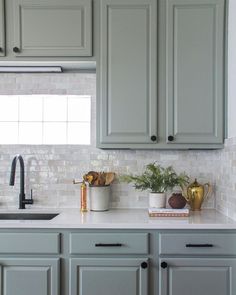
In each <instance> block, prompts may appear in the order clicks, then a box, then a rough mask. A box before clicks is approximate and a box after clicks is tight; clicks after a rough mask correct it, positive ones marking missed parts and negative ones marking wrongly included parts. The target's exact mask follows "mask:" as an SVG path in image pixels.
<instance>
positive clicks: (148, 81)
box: [97, 0, 227, 149]
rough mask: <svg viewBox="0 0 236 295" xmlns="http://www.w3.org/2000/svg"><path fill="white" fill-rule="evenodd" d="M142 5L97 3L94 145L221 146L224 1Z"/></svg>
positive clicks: (112, 0)
mask: <svg viewBox="0 0 236 295" xmlns="http://www.w3.org/2000/svg"><path fill="white" fill-rule="evenodd" d="M141 2H142V3H141ZM141 2H139V1H138V0H137V1H136V0H133V1H131V0H130V1H125V3H123V1H122V0H101V14H100V15H101V34H100V39H101V45H100V47H101V58H100V61H99V63H98V65H97V69H98V71H97V72H98V92H97V109H98V112H97V113H98V116H97V126H98V127H97V128H98V129H97V146H98V147H100V148H132V149H138V148H142V149H210V148H212V149H215V148H222V147H223V142H224V122H225V118H224V110H225V99H226V98H225V92H224V84H225V71H224V69H225V40H226V37H225V36H226V31H227V29H226V21H225V19H226V17H225V11H226V1H225V0H159V1H141ZM154 2H155V3H154ZM156 6H157V7H156ZM147 7H150V10H149V9H148V8H147ZM132 8H133V9H132ZM141 11H142V12H143V14H142V15H139V13H141ZM145 11H147V14H146V15H148V17H147V21H145V17H146V16H145ZM121 19H122V21H121ZM147 32H148V33H147ZM139 42H140V43H139ZM152 140H153V141H152Z"/></svg>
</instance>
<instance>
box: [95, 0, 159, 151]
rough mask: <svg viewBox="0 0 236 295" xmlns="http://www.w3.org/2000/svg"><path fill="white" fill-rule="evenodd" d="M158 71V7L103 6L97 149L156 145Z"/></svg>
mask: <svg viewBox="0 0 236 295" xmlns="http://www.w3.org/2000/svg"><path fill="white" fill-rule="evenodd" d="M156 70H157V1H156V0H101V60H100V66H99V70H98V81H99V83H98V84H99V85H98V88H99V90H98V104H97V109H98V112H97V113H98V121H97V122H98V124H97V125H98V137H97V140H98V146H99V144H104V143H109V144H112V143H121V144H122V143H125V144H132V143H141V144H142V143H150V144H152V143H156V142H157V139H156V136H157V93H156V92H157V91H156V85H157V80H156ZM152 136H153V137H152ZM151 137H152V139H151Z"/></svg>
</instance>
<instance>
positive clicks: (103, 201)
mask: <svg viewBox="0 0 236 295" xmlns="http://www.w3.org/2000/svg"><path fill="white" fill-rule="evenodd" d="M89 197H90V210H91V211H107V210H109V203H110V185H106V186H89Z"/></svg>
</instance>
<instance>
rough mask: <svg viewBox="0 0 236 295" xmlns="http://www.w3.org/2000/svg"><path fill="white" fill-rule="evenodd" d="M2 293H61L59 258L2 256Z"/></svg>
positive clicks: (0, 285)
mask: <svg viewBox="0 0 236 295" xmlns="http://www.w3.org/2000/svg"><path fill="white" fill-rule="evenodd" d="M0 294H4V295H59V259H57V258H50V259H48V258H0Z"/></svg>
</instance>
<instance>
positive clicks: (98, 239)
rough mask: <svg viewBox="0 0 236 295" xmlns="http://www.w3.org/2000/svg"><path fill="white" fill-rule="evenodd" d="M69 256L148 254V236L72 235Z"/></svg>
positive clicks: (144, 234)
mask: <svg viewBox="0 0 236 295" xmlns="http://www.w3.org/2000/svg"><path fill="white" fill-rule="evenodd" d="M70 254H148V234H147V233H140V234H138V233H137V234H136V233H127V234H122V233H117V234H115V233H111V234H109V233H108V234H93V233H88V234H86V233H84V234H80V233H72V234H71V235H70Z"/></svg>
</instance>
